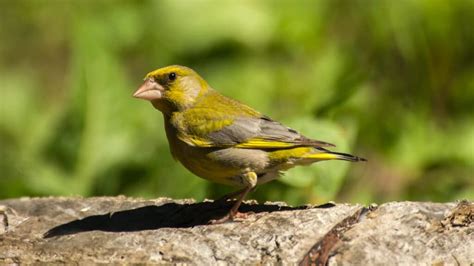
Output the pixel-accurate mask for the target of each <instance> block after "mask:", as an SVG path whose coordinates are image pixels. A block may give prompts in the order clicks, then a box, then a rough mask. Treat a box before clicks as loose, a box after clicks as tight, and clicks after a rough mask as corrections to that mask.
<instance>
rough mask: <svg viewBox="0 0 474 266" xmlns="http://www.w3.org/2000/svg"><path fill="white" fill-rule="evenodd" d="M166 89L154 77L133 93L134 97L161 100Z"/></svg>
mask: <svg viewBox="0 0 474 266" xmlns="http://www.w3.org/2000/svg"><path fill="white" fill-rule="evenodd" d="M164 91H165V89H164V88H163V87H162V86H161V85H160V84H158V83H157V82H155V81H154V80H153V79H146V80H145V82H143V84H142V85H141V86H140V87H139V88H138V89H137V90H136V91H135V92H134V93H133V97H135V98H138V99H143V100H148V101H153V100H159V99H161V98H162V97H163V92H164Z"/></svg>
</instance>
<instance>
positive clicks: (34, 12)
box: [0, 0, 474, 204]
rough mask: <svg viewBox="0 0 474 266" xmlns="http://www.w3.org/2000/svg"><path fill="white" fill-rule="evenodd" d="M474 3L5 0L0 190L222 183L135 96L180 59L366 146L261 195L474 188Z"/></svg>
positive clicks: (240, 94)
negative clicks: (355, 158) (184, 156)
mask: <svg viewBox="0 0 474 266" xmlns="http://www.w3.org/2000/svg"><path fill="white" fill-rule="evenodd" d="M472 25H474V1H471V0H466V1H443V0H419V1H408V0H401V1H391V0H382V1H370V0H361V1H356V0H354V1H329V0H327V1H309V0H308V1H305V0H302V1H290V0H286V1H285V0H282V1H218V0H210V1H204V0H190V1H186V0H180V1H172V0H168V1H151V0H149V1H146V0H142V1H106V0H100V1H92V0H85V1H66V0H30V1H13V0H0V40H1V41H0V60H1V61H0V85H1V86H0V90H1V91H0V92H1V94H0V152H1V154H0V155H1V160H0V188H1V189H0V198H6V197H18V196H23V195H25V196H40V195H84V196H91V195H117V194H125V195H130V196H142V197H158V196H169V197H187V198H190V197H194V198H197V199H203V198H204V197H218V196H221V195H222V194H223V193H224V192H227V191H231V190H232V188H225V187H222V186H220V185H216V184H211V183H208V182H207V181H204V180H202V179H200V178H196V177H194V176H193V175H192V174H190V173H189V172H187V171H186V170H185V169H184V168H183V167H182V166H181V165H180V164H178V163H177V162H175V161H173V159H172V158H171V155H170V153H169V151H168V144H167V141H166V138H165V135H164V130H163V125H162V123H163V122H162V117H161V114H159V113H158V111H156V110H154V109H153V108H152V106H151V105H150V104H149V103H146V102H144V101H139V100H136V99H133V98H132V97H131V93H132V92H133V91H134V89H135V88H136V87H137V86H138V85H139V84H140V83H141V80H142V78H143V76H144V75H145V74H146V73H147V72H148V71H151V70H153V69H155V68H158V67H162V66H166V65H169V64H181V65H186V66H189V67H192V68H194V69H195V70H197V71H198V72H199V73H200V74H201V75H202V76H203V77H204V78H205V79H206V80H207V81H208V82H209V83H210V84H211V85H212V86H213V87H214V88H216V89H217V90H219V91H221V92H222V93H224V94H226V95H228V96H231V97H233V98H236V99H239V100H240V101H242V102H245V103H247V104H249V105H251V106H253V107H255V108H256V109H258V110H260V111H261V112H263V113H265V114H267V115H269V116H271V117H273V118H274V119H277V120H280V121H282V122H284V123H286V124H287V125H289V126H292V127H294V128H295V129H297V130H299V131H301V132H303V133H304V134H305V135H307V136H309V137H312V138H315V139H321V140H325V141H329V142H332V143H335V144H337V145H338V147H337V150H339V151H345V152H352V153H354V154H357V155H360V156H363V157H366V158H368V159H369V162H368V163H365V164H353V165H350V164H349V163H347V162H324V163H319V164H315V165H312V166H310V167H299V168H295V169H293V170H291V171H289V172H288V173H287V174H286V175H285V176H284V177H283V178H281V179H280V180H279V181H274V182H272V183H270V184H267V185H264V186H261V187H259V188H258V190H257V191H256V192H255V193H254V194H253V195H252V196H253V197H255V198H257V199H259V200H280V201H288V202H289V203H292V204H300V203H322V202H325V201H328V200H338V201H349V202H362V203H366V202H372V201H378V202H381V201H387V200H429V201H449V200H455V199H461V198H470V199H473V198H474V116H473V106H474V49H473V47H474V34H473V31H472Z"/></svg>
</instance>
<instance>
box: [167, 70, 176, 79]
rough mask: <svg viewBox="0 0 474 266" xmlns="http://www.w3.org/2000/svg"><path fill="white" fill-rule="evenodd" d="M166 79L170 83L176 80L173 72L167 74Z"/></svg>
mask: <svg viewBox="0 0 474 266" xmlns="http://www.w3.org/2000/svg"><path fill="white" fill-rule="evenodd" d="M168 79H169V80H170V81H173V80H175V79H176V73H174V72H171V73H169V74H168Z"/></svg>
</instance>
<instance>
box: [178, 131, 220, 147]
mask: <svg viewBox="0 0 474 266" xmlns="http://www.w3.org/2000/svg"><path fill="white" fill-rule="evenodd" d="M178 138H179V139H180V140H182V141H184V142H186V144H188V145H191V146H194V147H201V148H210V147H216V145H214V144H213V143H212V142H210V141H208V140H205V139H203V138H196V137H189V136H185V135H182V134H178Z"/></svg>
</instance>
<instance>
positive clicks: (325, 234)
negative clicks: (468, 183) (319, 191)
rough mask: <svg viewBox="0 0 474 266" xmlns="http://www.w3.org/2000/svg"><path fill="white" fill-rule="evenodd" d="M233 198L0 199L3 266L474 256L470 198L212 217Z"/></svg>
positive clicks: (452, 260) (468, 259)
mask: <svg viewBox="0 0 474 266" xmlns="http://www.w3.org/2000/svg"><path fill="white" fill-rule="evenodd" d="M230 204H231V203H218V202H203V203H194V202H193V201H191V200H171V199H166V198H160V199H156V200H141V199H130V198H125V197H100V198H22V199H12V200H3V201H0V264H15V263H20V264H32V263H38V264H41V263H46V264H49V263H55V264H58V263H59V264H62V263H64V264H71V263H81V264H87V265H88V264H100V263H165V264H167V263H189V264H200V265H214V264H222V265H224V264H275V263H277V264H303V265H304V264H314V265H325V264H329V265H339V264H341V265H345V264H359V265H367V264H372V265H373V264H380V265H382V264H383V265H386V264H425V265H426V264H440V265H441V264H442V263H445V264H453V265H456V264H458V265H469V264H473V263H474V252H473V251H474V203H473V202H466V201H464V202H460V203H444V204H441V203H419V202H394V203H387V204H383V205H381V206H379V207H376V206H370V207H364V206H361V205H348V204H326V205H324V206H303V207H288V206H285V205H283V204H277V203H266V204H256V203H252V202H247V203H246V204H244V205H242V207H241V211H243V212H253V213H251V214H250V215H249V216H248V218H247V219H245V220H242V221H237V222H231V223H226V224H220V225H208V222H209V220H211V219H215V218H218V217H220V216H222V215H223V214H225V213H226V211H227V210H228V208H229V207H230Z"/></svg>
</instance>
